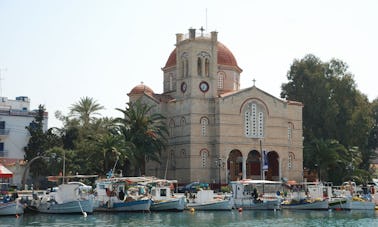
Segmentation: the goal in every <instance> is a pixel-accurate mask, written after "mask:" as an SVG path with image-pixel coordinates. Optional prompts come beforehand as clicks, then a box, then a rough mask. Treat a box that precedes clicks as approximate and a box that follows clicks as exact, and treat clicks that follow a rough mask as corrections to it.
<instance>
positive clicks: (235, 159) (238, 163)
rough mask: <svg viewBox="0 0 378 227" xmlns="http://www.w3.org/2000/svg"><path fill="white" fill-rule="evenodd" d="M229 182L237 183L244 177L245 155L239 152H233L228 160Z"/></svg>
mask: <svg viewBox="0 0 378 227" xmlns="http://www.w3.org/2000/svg"><path fill="white" fill-rule="evenodd" d="M227 172H228V180H229V181H236V180H240V179H242V176H243V155H242V153H241V152H240V151H239V150H232V151H231V152H230V154H229V155H228V159H227Z"/></svg>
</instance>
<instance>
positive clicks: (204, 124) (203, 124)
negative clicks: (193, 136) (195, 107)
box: [200, 117, 209, 136]
mask: <svg viewBox="0 0 378 227" xmlns="http://www.w3.org/2000/svg"><path fill="white" fill-rule="evenodd" d="M200 123H201V136H207V126H208V125H209V119H207V118H206V117H202V118H201V121H200Z"/></svg>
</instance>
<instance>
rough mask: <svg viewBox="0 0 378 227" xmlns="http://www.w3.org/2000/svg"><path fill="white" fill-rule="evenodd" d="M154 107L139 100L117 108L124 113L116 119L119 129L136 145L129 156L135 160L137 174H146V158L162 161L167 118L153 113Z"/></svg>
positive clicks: (134, 167) (134, 166)
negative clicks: (122, 107) (123, 107)
mask: <svg viewBox="0 0 378 227" xmlns="http://www.w3.org/2000/svg"><path fill="white" fill-rule="evenodd" d="M152 108H153V106H149V105H147V104H143V103H141V102H140V101H137V102H134V103H129V104H128V107H126V109H124V110H123V109H117V110H118V111H120V112H122V113H123V115H124V117H123V118H116V119H115V123H116V125H117V130H118V132H119V134H121V135H123V136H124V139H125V141H126V142H130V143H132V144H133V145H134V147H133V149H132V150H131V151H132V152H131V154H130V157H129V158H130V160H131V161H132V162H133V169H134V174H135V175H141V174H145V164H146V159H148V160H152V161H157V162H160V155H161V152H162V151H163V150H164V148H165V145H166V141H167V137H166V136H167V135H168V130H167V126H166V123H165V120H166V118H165V117H164V116H162V115H161V114H158V113H153V112H152Z"/></svg>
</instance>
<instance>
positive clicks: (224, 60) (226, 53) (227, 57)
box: [164, 42, 240, 69]
mask: <svg viewBox="0 0 378 227" xmlns="http://www.w3.org/2000/svg"><path fill="white" fill-rule="evenodd" d="M217 49H218V64H219V65H228V66H235V67H237V68H239V66H238V63H237V62H236V59H235V57H234V55H233V54H232V52H231V51H230V50H229V49H228V48H227V47H226V46H225V45H223V44H222V43H220V42H218V44H217ZM175 65H176V48H175V49H174V50H173V51H172V52H171V54H170V55H169V58H168V60H167V63H166V64H165V66H164V68H168V67H172V66H175ZM239 69H240V68H239Z"/></svg>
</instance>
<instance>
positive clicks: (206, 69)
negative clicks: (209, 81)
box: [205, 58, 210, 77]
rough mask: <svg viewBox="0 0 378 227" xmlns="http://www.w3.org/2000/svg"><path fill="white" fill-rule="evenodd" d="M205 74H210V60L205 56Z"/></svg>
mask: <svg viewBox="0 0 378 227" xmlns="http://www.w3.org/2000/svg"><path fill="white" fill-rule="evenodd" d="M205 75H206V76H207V77H209V76H210V60H209V59H208V58H205Z"/></svg>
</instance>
